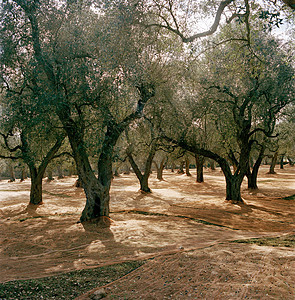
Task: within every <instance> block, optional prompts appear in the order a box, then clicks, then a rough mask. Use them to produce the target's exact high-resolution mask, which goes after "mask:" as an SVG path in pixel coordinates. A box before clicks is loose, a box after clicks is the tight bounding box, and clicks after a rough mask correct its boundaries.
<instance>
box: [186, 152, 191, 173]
mask: <svg viewBox="0 0 295 300" xmlns="http://www.w3.org/2000/svg"><path fill="white" fill-rule="evenodd" d="M189 165H190V161H189V158H188V157H187V156H186V157H185V174H186V176H192V174H191V173H190V171H189Z"/></svg>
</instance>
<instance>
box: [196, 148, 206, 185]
mask: <svg viewBox="0 0 295 300" xmlns="http://www.w3.org/2000/svg"><path fill="white" fill-rule="evenodd" d="M195 158H196V167H197V178H196V181H197V182H199V183H201V182H204V174H203V165H204V160H205V158H204V156H202V155H198V154H195Z"/></svg>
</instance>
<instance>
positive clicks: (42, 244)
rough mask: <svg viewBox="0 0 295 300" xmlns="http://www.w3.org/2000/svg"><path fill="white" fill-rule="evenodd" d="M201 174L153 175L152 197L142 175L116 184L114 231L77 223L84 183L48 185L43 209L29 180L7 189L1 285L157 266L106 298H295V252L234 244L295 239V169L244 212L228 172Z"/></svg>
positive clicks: (263, 184) (0, 220) (271, 181)
mask: <svg viewBox="0 0 295 300" xmlns="http://www.w3.org/2000/svg"><path fill="white" fill-rule="evenodd" d="M191 173H192V175H193V176H191V177H187V176H186V175H178V174H174V173H171V172H170V171H169V170H167V171H165V173H164V179H165V181H161V182H160V181H157V180H156V178H155V174H152V175H151V179H150V187H151V189H152V191H153V193H152V194H141V193H140V192H139V191H138V189H139V185H138V182H137V180H136V178H135V175H134V174H130V175H122V176H121V177H119V178H115V179H114V180H113V185H112V190H111V220H112V223H111V226H110V228H102V227H100V226H98V225H96V224H87V225H84V226H83V225H82V224H79V223H77V221H78V220H79V216H80V214H81V211H82V209H83V207H84V204H85V196H84V193H83V190H82V189H79V188H75V187H74V182H75V178H65V179H61V180H54V181H52V182H46V181H44V185H43V189H44V195H43V196H44V199H43V201H44V204H43V205H41V206H39V207H37V208H36V207H35V208H34V207H30V206H28V205H27V204H28V201H29V188H30V182H29V180H27V181H25V182H22V183H20V182H15V183H8V182H7V181H0V233H1V235H0V245H1V246H0V282H6V281H10V280H14V279H27V278H38V277H45V276H50V275H54V274H58V273H61V272H68V271H71V270H77V269H85V268H93V267H97V266H102V265H108V264H113V263H116V262H122V261H126V260H141V259H147V258H153V259H151V260H149V261H148V262H147V263H146V264H144V265H143V266H142V267H140V268H139V269H137V270H135V271H133V272H131V273H130V274H128V275H126V276H124V277H123V278H121V279H119V280H117V281H116V282H114V283H112V284H110V285H108V286H106V287H104V288H105V291H106V299H189V298H191V299H295V250H294V248H285V247H276V248H274V247H269V246H257V245H252V244H235V243H232V242H231V241H233V240H237V239H248V238H251V237H263V236H270V237H271V236H283V235H287V234H294V233H295V224H294V220H295V205H294V201H295V200H284V199H282V198H283V197H286V196H290V195H294V194H295V167H289V166H287V167H285V169H284V170H279V169H277V174H275V175H269V174H266V173H267V168H266V167H263V168H262V169H261V171H260V176H259V181H258V185H259V190H257V191H255V192H253V191H249V190H247V189H246V182H245V185H244V186H243V188H242V196H243V198H244V199H245V203H244V204H242V205H233V204H231V203H228V202H226V201H225V200H224V199H225V196H224V195H225V182H224V177H223V175H222V173H221V172H220V170H219V169H217V170H215V171H211V170H206V171H205V174H204V175H205V183H202V184H199V183H196V182H195V170H191ZM217 225H218V226H217ZM98 288H99V287H98ZM91 293H93V291H92V292H91ZM91 293H89V294H87V295H85V296H83V297H80V299H89V298H88V295H90V294H91Z"/></svg>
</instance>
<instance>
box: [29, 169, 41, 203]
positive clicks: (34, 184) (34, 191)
mask: <svg viewBox="0 0 295 300" xmlns="http://www.w3.org/2000/svg"><path fill="white" fill-rule="evenodd" d="M44 171H45V170H44ZM43 175H44V172H43V170H41V171H39V172H38V170H37V168H36V167H32V166H31V167H30V176H31V191H30V204H34V205H40V204H42V179H43Z"/></svg>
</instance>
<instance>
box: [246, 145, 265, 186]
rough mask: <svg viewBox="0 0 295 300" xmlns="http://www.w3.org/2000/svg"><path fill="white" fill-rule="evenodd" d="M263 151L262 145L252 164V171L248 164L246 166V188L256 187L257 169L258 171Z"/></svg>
mask: <svg viewBox="0 0 295 300" xmlns="http://www.w3.org/2000/svg"><path fill="white" fill-rule="evenodd" d="M264 151H265V147H264V146H262V148H261V149H260V151H259V155H258V158H257V160H256V162H255V163H254V165H253V170H252V172H251V170H250V166H249V167H248V171H247V174H246V176H247V179H248V189H252V190H256V189H258V186H257V176H258V171H259V168H260V166H261V163H262V160H263V156H264Z"/></svg>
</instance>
